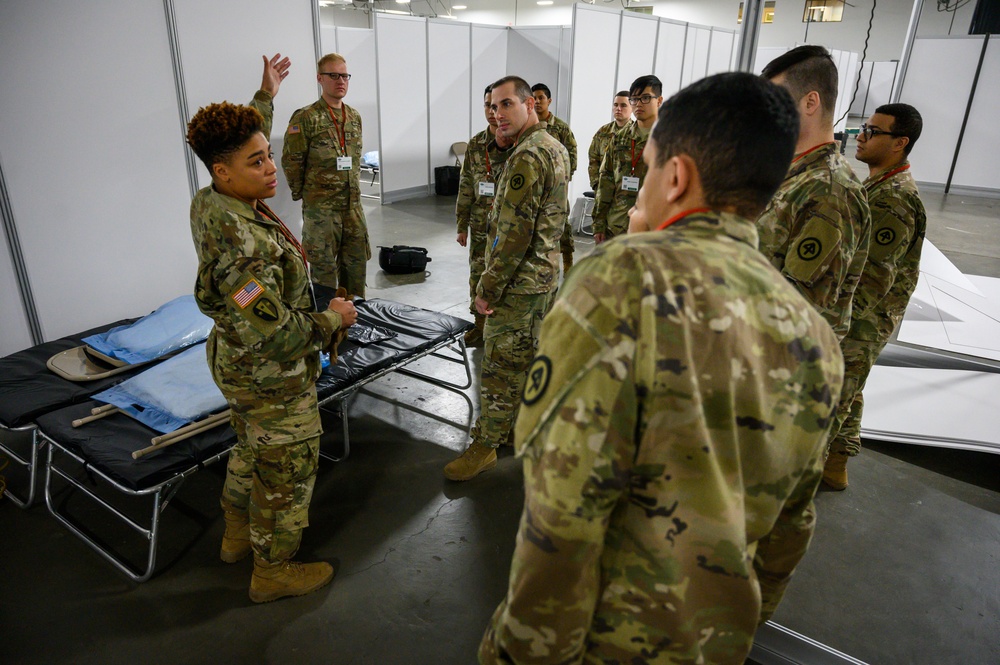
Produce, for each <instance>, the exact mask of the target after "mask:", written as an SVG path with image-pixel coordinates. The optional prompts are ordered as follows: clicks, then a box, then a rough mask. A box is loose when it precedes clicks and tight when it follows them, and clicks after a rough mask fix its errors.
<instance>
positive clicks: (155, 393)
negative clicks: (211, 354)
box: [94, 344, 228, 434]
mask: <svg viewBox="0 0 1000 665" xmlns="http://www.w3.org/2000/svg"><path fill="white" fill-rule="evenodd" d="M94 399H96V400H98V401H99V402H104V403H106V404H114V405H115V406H117V407H118V408H119V409H121V410H122V411H125V412H126V413H128V414H129V415H130V416H132V417H133V418H135V419H136V420H138V421H139V422H141V423H143V424H144V425H146V426H147V427H150V428H152V429H155V430H156V431H157V432H162V433H164V434H166V433H167V432H173V431H174V430H175V429H178V428H179V427H183V426H184V425H186V424H187V423H190V422H194V421H196V420H200V419H201V418H204V417H205V416H207V415H209V414H212V413H215V412H217V411H221V410H222V409H224V408H226V406H228V404H227V403H226V398H225V397H223V396H222V393H221V392H220V391H219V388H218V386H216V385H215V381H214V380H213V379H212V372H211V370H210V369H209V367H208V359H207V357H206V356H205V345H204V344H198V345H197V346H193V347H191V348H190V349H187V350H186V351H183V352H181V353H179V354H177V355H176V356H174V357H173V358H170V359H168V360H165V361H163V362H162V363H160V364H158V365H154V366H153V367H150V368H149V369H147V370H146V371H144V372H142V373H141V374H138V375H137V376H134V377H132V378H131V379H128V380H127V381H123V382H121V383H119V384H118V385H117V386H114V387H112V388H109V389H108V390H105V391H104V392H101V393H98V394H96V395H94Z"/></svg>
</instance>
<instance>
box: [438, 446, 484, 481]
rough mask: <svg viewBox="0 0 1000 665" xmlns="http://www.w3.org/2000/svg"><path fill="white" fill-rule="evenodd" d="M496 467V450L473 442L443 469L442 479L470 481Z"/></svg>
mask: <svg viewBox="0 0 1000 665" xmlns="http://www.w3.org/2000/svg"><path fill="white" fill-rule="evenodd" d="M496 465H497V451H496V449H495V448H490V447H489V446H484V445H483V444H481V443H476V442H475V441H473V442H472V443H471V444H469V447H468V448H466V450H465V452H464V453H462V456H461V457H459V458H458V459H455V460H452V461H451V462H449V463H448V465H447V466H446V467H444V477H445V478H447V479H448V480H471V479H472V478H475V477H476V476H478V475H479V474H481V473H482V472H483V471H489V470H490V469H492V468H493V467H495V466H496Z"/></svg>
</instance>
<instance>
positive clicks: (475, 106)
mask: <svg viewBox="0 0 1000 665" xmlns="http://www.w3.org/2000/svg"><path fill="white" fill-rule="evenodd" d="M471 45H472V46H471V57H472V72H471V82H470V86H471V90H470V95H469V104H470V105H469V109H470V112H469V118H470V125H469V132H468V134H469V137H472V136H473V135H474V134H477V133H479V132H481V131H482V130H483V129H485V128H486V117H485V115H484V113H483V90H485V89H486V86H488V85H490V84H491V83H493V82H494V81H496V80H499V79H501V78H503V76H504V74H506V73H507V28H503V27H492V26H483V25H473V26H472V41H471Z"/></svg>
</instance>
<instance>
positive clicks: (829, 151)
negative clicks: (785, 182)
mask: <svg viewBox="0 0 1000 665" xmlns="http://www.w3.org/2000/svg"><path fill="white" fill-rule="evenodd" d="M839 150H840V147H839V146H838V145H837V143H836V142H833V143H827V144H825V145H821V146H819V147H818V148H812V149H810V150H807V151H806V153H804V154H803V156H802V157H799V156H798V155H796V158H797V161H793V162H792V165H791V166H790V167H789V169H788V175H790V176H793V175H798V174H799V173H802V172H803V171H807V170H809V169H811V168H812V167H814V166H815V165H816V164H819V163H820V162H823V161H825V160H827V159H829V158H830V156H831V155H835V154H837V152H838V151H839Z"/></svg>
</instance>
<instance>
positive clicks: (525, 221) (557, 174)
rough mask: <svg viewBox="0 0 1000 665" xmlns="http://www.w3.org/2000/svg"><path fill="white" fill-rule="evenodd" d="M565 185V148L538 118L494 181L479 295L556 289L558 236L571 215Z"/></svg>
mask: <svg viewBox="0 0 1000 665" xmlns="http://www.w3.org/2000/svg"><path fill="white" fill-rule="evenodd" d="M568 187H569V158H568V157H567V156H566V149H565V148H564V147H563V146H562V145H560V144H559V142H558V141H556V140H555V139H554V138H553V137H552V136H550V135H549V134H548V133H546V131H545V129H544V127H543V125H542V123H538V124H537V125H535V126H533V127H530V128H528V129H527V130H525V131H524V133H523V134H522V135H521V137H520V138H519V139H518V142H517V145H515V146H514V148H513V149H512V150H511V153H510V156H509V157H507V162H506V165H505V166H504V169H503V174H502V175H501V176H500V182H499V183H497V200H496V202H495V204H494V205H493V209H492V211H491V212H490V217H489V220H490V221H489V230H488V233H487V236H486V267H485V269H484V271H483V276H482V277H481V278H480V280H479V286H478V287H477V288H476V293H477V294H478V295H479V297H481V298H483V299H484V300H485V301H486V302H488V303H490V304H495V303H496V302H497V301H499V300H500V299H501V298H502V297H503V294H505V293H522V294H525V293H548V292H549V291H552V290H554V289H555V288H556V282H557V280H558V277H559V264H558V252H559V239H560V238H561V237H562V234H563V227H565V225H566V221H567V220H568V219H569V199H568V198H567V197H568Z"/></svg>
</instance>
